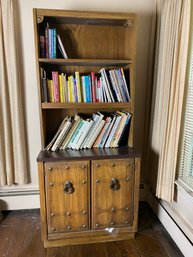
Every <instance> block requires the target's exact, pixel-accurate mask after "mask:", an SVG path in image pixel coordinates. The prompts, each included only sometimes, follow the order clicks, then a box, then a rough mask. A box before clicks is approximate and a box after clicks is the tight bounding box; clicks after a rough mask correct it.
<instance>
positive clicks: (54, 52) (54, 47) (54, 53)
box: [52, 28, 56, 58]
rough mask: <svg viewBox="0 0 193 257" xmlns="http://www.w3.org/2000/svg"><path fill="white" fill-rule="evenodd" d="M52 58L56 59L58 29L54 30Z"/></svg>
mask: <svg viewBox="0 0 193 257" xmlns="http://www.w3.org/2000/svg"><path fill="white" fill-rule="evenodd" d="M52 58H56V28H53V29H52Z"/></svg>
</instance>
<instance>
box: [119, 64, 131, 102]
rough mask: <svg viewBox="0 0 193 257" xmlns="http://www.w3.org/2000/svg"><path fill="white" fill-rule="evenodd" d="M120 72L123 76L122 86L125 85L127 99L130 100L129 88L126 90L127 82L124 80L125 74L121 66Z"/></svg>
mask: <svg viewBox="0 0 193 257" xmlns="http://www.w3.org/2000/svg"><path fill="white" fill-rule="evenodd" d="M121 74H122V77H123V83H124V87H125V91H126V94H127V97H128V99H129V101H131V98H130V94H129V90H128V86H127V82H126V79H125V74H124V70H123V68H121Z"/></svg>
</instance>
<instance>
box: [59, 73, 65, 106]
mask: <svg viewBox="0 0 193 257" xmlns="http://www.w3.org/2000/svg"><path fill="white" fill-rule="evenodd" d="M63 76H64V74H63V73H62V74H60V75H59V89H60V102H61V103H64V87H63Z"/></svg>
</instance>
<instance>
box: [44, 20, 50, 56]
mask: <svg viewBox="0 0 193 257" xmlns="http://www.w3.org/2000/svg"><path fill="white" fill-rule="evenodd" d="M48 29H49V24H48V23H47V25H46V27H45V54H46V58H49V38H48Z"/></svg>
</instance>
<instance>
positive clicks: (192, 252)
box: [147, 190, 193, 257]
mask: <svg viewBox="0 0 193 257" xmlns="http://www.w3.org/2000/svg"><path fill="white" fill-rule="evenodd" d="M147 197H148V198H147V201H148V204H149V205H150V207H151V208H152V209H153V211H154V212H155V214H156V215H157V217H158V219H159V220H160V221H161V223H162V224H163V226H164V227H165V228H166V230H167V232H168V233H169V234H170V236H171V237H172V239H173V240H174V242H175V243H176V245H177V246H178V247H179V249H180V251H181V252H182V253H183V255H184V256H185V257H192V256H193V245H192V244H191V243H190V241H189V240H188V238H187V237H186V236H185V234H184V233H183V232H182V230H181V229H180V228H179V227H178V225H177V224H176V223H175V222H174V220H173V219H172V217H171V216H170V215H169V214H168V212H167V211H166V209H165V208H164V207H163V205H162V204H161V203H160V202H159V200H158V199H157V198H156V197H155V196H154V195H153V194H152V193H151V192H150V191H149V190H148V192H147Z"/></svg>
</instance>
